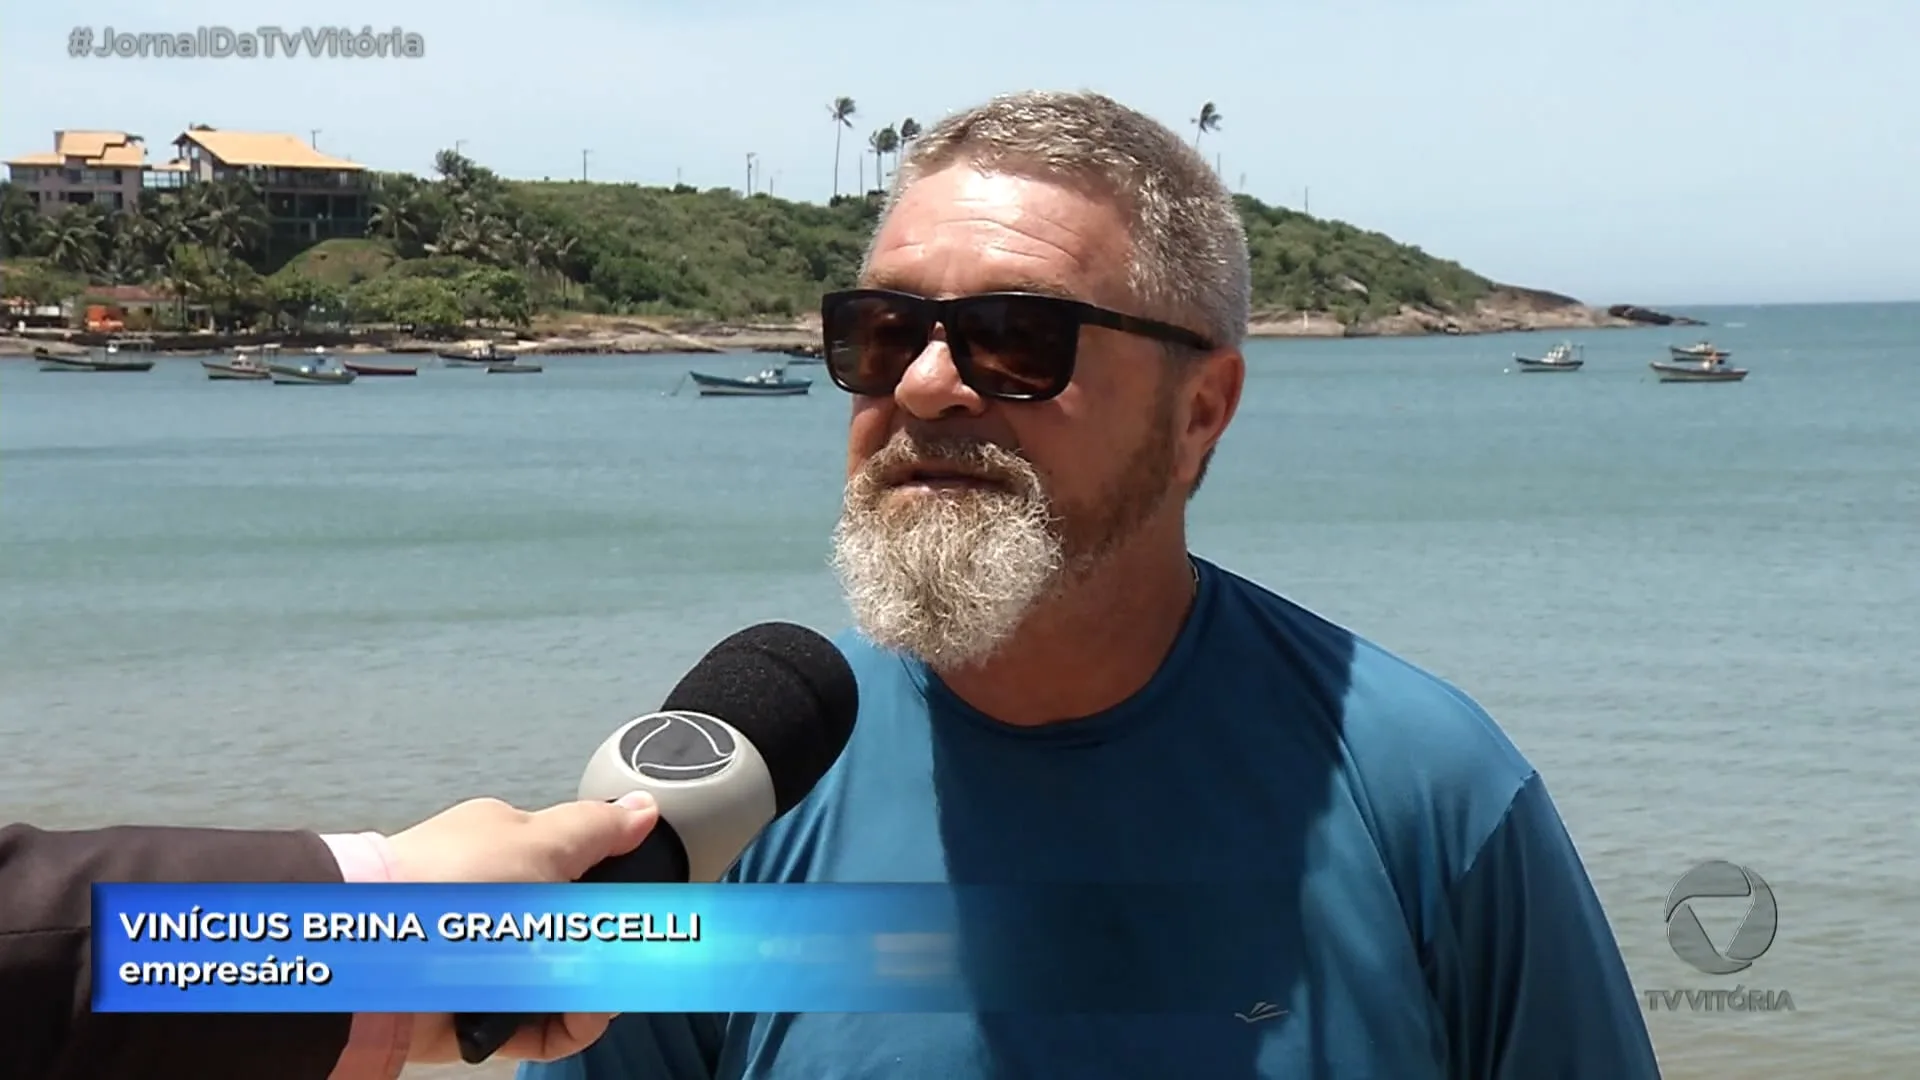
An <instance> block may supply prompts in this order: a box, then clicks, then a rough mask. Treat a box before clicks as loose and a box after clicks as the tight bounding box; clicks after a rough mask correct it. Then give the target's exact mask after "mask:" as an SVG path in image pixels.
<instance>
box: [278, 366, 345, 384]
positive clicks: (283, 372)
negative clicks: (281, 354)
mask: <svg viewBox="0 0 1920 1080" xmlns="http://www.w3.org/2000/svg"><path fill="white" fill-rule="evenodd" d="M267 370H268V371H270V372H272V373H273V383H274V385H275V386H345V385H346V384H348V383H350V382H352V381H353V380H354V379H356V378H358V377H359V376H357V375H355V374H354V373H353V372H351V371H348V370H347V369H346V368H343V367H327V366H325V365H323V364H271V365H268V368H267Z"/></svg>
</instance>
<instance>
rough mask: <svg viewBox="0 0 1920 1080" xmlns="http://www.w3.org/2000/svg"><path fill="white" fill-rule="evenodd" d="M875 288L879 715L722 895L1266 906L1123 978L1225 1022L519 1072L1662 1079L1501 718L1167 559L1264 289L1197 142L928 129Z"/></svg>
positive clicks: (598, 1060)
mask: <svg viewBox="0 0 1920 1080" xmlns="http://www.w3.org/2000/svg"><path fill="white" fill-rule="evenodd" d="M860 286H861V287H860V288H858V289H853V290H849V291H845V292H838V293H834V294H830V295H828V296H827V297H826V298H825V300H824V301H823V303H822V318H823V322H824V331H825V338H826V342H825V347H826V363H827V370H828V372H829V374H830V376H831V378H832V379H833V381H834V382H835V384H836V385H838V386H839V387H840V388H841V389H843V390H845V391H847V392H848V393H849V394H851V395H852V397H853V418H852V423H851V425H850V429H849V439H848V474H849V481H848V483H847V487H846V501H845V508H844V513H843V516H842V519H841V522H840V524H839V527H838V528H837V530H836V533H835V536H834V564H835V567H836V569H837V571H838V573H839V575H840V577H841V579H842V581H843V583H844V586H845V590H846V595H847V597H848V600H849V603H850V606H851V608H852V610H853V614H854V617H855V621H856V623H857V625H858V632H857V633H850V634H847V635H844V636H843V638H842V639H841V647H842V649H843V650H844V651H845V652H846V654H847V656H848V658H849V659H850V660H851V661H852V663H853V666H854V669H855V671H856V673H857V674H858V677H859V680H860V695H861V711H860V718H859V721H858V724H857V727H856V730H855V732H854V735H853V738H852V741H851V743H850V744H849V746H848V748H847V751H846V753H845V755H844V756H843V757H842V758H841V760H840V761H839V762H838V763H837V764H836V765H835V767H834V768H833V770H832V771H831V772H830V773H829V774H828V775H827V777H826V779H825V780H824V781H823V782H822V783H821V784H820V786H819V787H818V788H817V789H816V790H815V791H814V792H813V793H812V795H811V796H810V797H809V798H808V799H807V800H806V801H805V802H804V803H803V804H802V805H801V806H799V807H798V808H797V809H795V810H794V811H793V812H792V813H791V814H789V815H788V816H786V817H785V818H783V819H781V820H780V821H778V822H776V823H775V824H774V825H773V827H772V828H771V829H769V830H768V831H767V832H766V833H765V834H763V835H762V837H761V838H760V839H759V840H758V841H757V842H756V843H755V844H754V845H753V846H752V847H751V848H750V849H749V850H748V852H747V853H746V854H745V855H744V856H743V857H742V859H741V860H740V862H739V864H738V865H737V866H736V867H735V869H734V871H733V873H732V876H731V878H730V880H734V881H743V882H862V881H865V882H875V881H934V882H940V881H951V882H960V883H993V884H1005V885H1015V886H1018V885H1023V884H1024V885H1046V884H1049V883H1055V884H1082V885H1088V884H1090V885H1098V884H1100V883H1148V884H1159V885H1165V886H1188V887H1195V888H1197V889H1199V890H1201V891H1206V890H1213V891H1215V892H1217V893H1219V894H1221V895H1227V894H1235V895H1240V896H1243V897H1244V896H1259V897H1262V898H1263V899H1262V901H1261V902H1262V903H1264V904H1266V905H1268V906H1267V907H1265V908H1264V909H1262V910H1263V911H1264V913H1265V917H1264V918H1263V919H1260V920H1243V921H1241V922H1239V923H1231V922H1222V923H1218V924H1214V925H1201V926H1198V927H1194V928H1192V929H1191V933H1190V938H1191V939H1192V941H1191V944H1192V948H1191V950H1190V952H1191V956H1189V957H1188V958H1187V959H1186V960H1182V959H1181V958H1180V957H1178V956H1169V955H1168V954H1167V952H1166V951H1165V950H1160V951H1159V952H1155V951H1154V950H1152V949H1150V948H1147V947H1146V945H1145V942H1146V937H1145V934H1144V932H1142V934H1141V935H1140V936H1139V937H1138V938H1137V940H1138V941H1139V942H1140V943H1141V945H1142V947H1141V951H1140V952H1139V953H1138V954H1134V953H1130V952H1128V946H1126V945H1124V944H1123V945H1121V946H1118V947H1117V951H1118V956H1117V957H1113V956H1110V957H1107V958H1105V959H1106V961H1107V964H1108V966H1109V967H1111V968H1112V969H1113V970H1114V971H1117V972H1118V978H1120V979H1123V980H1128V979H1130V980H1134V981H1136V982H1137V983H1138V984H1140V985H1144V986H1153V985H1158V984H1164V985H1169V986H1171V985H1180V986H1202V985H1205V984H1206V976H1207V975H1208V972H1206V971H1199V972H1196V971H1195V970H1192V968H1193V966H1194V965H1195V964H1198V963H1201V962H1202V961H1199V960H1194V959H1192V957H1193V956H1199V957H1208V958H1210V959H1208V960H1206V961H1205V962H1208V963H1214V962H1217V963H1218V964H1219V965H1220V966H1221V970H1220V971H1219V972H1218V980H1217V981H1216V983H1215V984H1214V985H1216V986H1227V985H1229V984H1231V985H1232V986H1234V987H1237V988H1243V989H1244V992H1245V994H1246V997H1245V1001H1244V1005H1243V1006H1241V1007H1231V1008H1229V1007H1226V1006H1224V1005H1223V1006H1221V1007H1220V1008H1218V1009H1217V1010H1212V1011H1207V1010H1201V1011H1196V1010H1194V1009H1186V1010H1184V1011H1183V1010H1181V1009H1179V1008H1177V1007H1174V1008H1169V1009H1167V1010H1163V1011H1160V1012H1151V1013H1148V1014H1144V1015H1143V1014H1135V1015H1117V1014H1114V1013H1112V1012H1108V1013H1104V1014H1103V1013H1098V1012H1091V1013H1082V1014H1073V1015H1009V1014H1005V1013H988V1012H982V1013H980V1014H973V1015H867V1014H855V1015H845V1014H842V1015H828V1014H800V1015H729V1016H707V1015H701V1016H681V1015H675V1016H663V1015H631V1016H624V1017H621V1018H619V1019H617V1020H616V1021H614V1023H613V1026H612V1027H611V1028H610V1029H609V1033H608V1034H607V1036H605V1037H604V1038H603V1039H602V1040H601V1041H600V1042H599V1043H597V1044H596V1045H595V1046H593V1047H592V1048H590V1049H588V1050H587V1051H585V1052H583V1053H581V1054H579V1055H577V1056H575V1057H573V1058H569V1059H567V1060H564V1061H561V1062H558V1063H555V1064H551V1065H543V1066H527V1067H524V1071H523V1073H522V1076H523V1077H525V1078H527V1080H561V1078H569V1080H694V1078H699V1080H709V1078H718V1077H725V1078H728V1080H733V1078H755V1080H760V1078H767V1080H771V1078H780V1080H829V1078H854V1077H862V1078H864V1077H875V1078H878V1077H888V1078H892V1077H941V1078H948V1077H952V1078H973V1077H983V1078H984V1077H998V1076H1014V1077H1040V1078H1049V1080H1051V1078H1062V1077H1082V1076H1084V1077H1094V1078H1101V1080H1106V1078H1128V1077H1155V1078H1158V1077H1165V1078H1170V1080H1223V1078H1233V1077H1261V1078H1275V1080H1278V1078H1281V1077H1287V1078H1295V1077H1322V1078H1332V1080H1343V1078H1354V1080H1359V1078H1362V1077H1366V1078H1377V1080H1469V1078H1472V1080H1489V1078H1502V1080H1547V1078H1553V1080H1588V1078H1591V1080H1644V1078H1650V1077H1657V1076H1658V1074H1659V1072H1658V1066H1657V1065H1656V1064H1655V1061H1654V1056H1653V1051H1652V1048H1651V1046H1650V1044H1649V1041H1648V1038H1647V1033H1646V1029H1645V1025H1644V1023H1643V1021H1642V1019H1641V1016H1640V1011H1639V1005H1638V1000H1637V998H1636V997H1635V994H1634V990H1633V987H1632V986H1631V984H1630V983H1629V981H1628V977H1627V971H1626V968H1625V965H1624V964H1623V963H1622V961H1621V958H1620V955H1619V952H1618V949H1617V947H1616V945H1615V943H1614V939H1613V935H1612V933H1611V931H1610V929H1609V928H1608V925H1607V920H1606V917H1605V915H1604V914H1603V913H1602V911H1601V907H1600V904H1599V902H1598V900H1597V898H1596V897H1595V895H1594V891H1593V888H1592V886H1591V884H1590V883H1589V881H1588V878H1587V875H1586V873H1585V871H1584V870H1583V869H1582V867H1581V863H1580V859H1579V856H1578V854H1577V853H1576V851H1575V849H1574V846H1573V844H1572V842H1571V841H1570V840H1569V838H1568V836H1567V833H1566V831H1565V829H1564V828H1563V826H1562V824H1561V821H1560V818H1559V815H1558V813H1557V812H1556V810H1555V808H1554V806H1553V803H1552V802H1551V800H1550V799H1549V798H1548V796H1547V793H1546V789H1545V788H1544V787H1543V786H1542V782H1541V780H1540V777H1539V776H1538V775H1537V774H1536V773H1535V772H1534V770H1533V769H1532V768H1531V766H1529V764H1528V763H1527V761H1526V760H1525V759H1524V758H1523V757H1522V756H1521V755H1520V753H1519V752H1518V751H1517V750H1515V749H1514V747H1513V746H1512V745H1511V744H1510V743H1509V742H1508V740H1507V739H1506V738H1505V737H1504V736H1503V735H1502V734H1501V732H1500V731H1499V729H1498V728H1497V727H1496V726H1495V725H1494V723H1493V722H1492V721H1491V720H1490V719H1489V718H1488V717H1487V716H1486V715H1485V713H1484V712H1482V711H1481V709H1480V708H1479V707H1478V706H1477V705H1475V704H1474V703H1473V702H1472V701H1470V700H1469V699H1468V698H1467V697H1466V696H1465V695H1463V694H1461V693H1460V692H1459V691H1457V690H1455V689H1453V688H1452V687H1450V686H1448V685H1447V684H1445V683H1443V682H1441V681H1440V680H1438V679H1436V678H1434V677H1433V676H1431V675H1428V674H1426V673H1424V672H1422V671H1420V670H1419V669H1417V668H1415V667H1413V666H1412V665H1410V664H1408V663H1406V662H1404V661H1402V660H1399V659H1397V658H1396V657H1394V656H1392V655H1390V654H1388V653H1387V652H1385V651H1383V650H1381V649H1380V648H1378V647H1376V646H1374V645H1372V644H1370V643H1368V642H1365V641H1362V640H1359V639H1358V638H1356V637H1355V636H1354V635H1352V634H1350V633H1348V632H1347V631H1345V630H1343V629H1341V628H1339V627H1337V626H1334V625H1332V624H1330V623H1328V622H1326V621H1325V620H1322V619H1320V618H1318V617H1316V616H1314V615H1312V614H1310V613H1309V612H1307V611H1304V610H1302V609H1301V608H1299V607H1297V606H1295V605H1293V604H1291V603H1289V602H1288V601H1286V600H1284V599H1282V598H1281V597H1279V596H1277V595H1275V594H1274V593H1272V592H1269V591H1267V590H1266V589H1263V588H1261V587H1260V586H1258V585H1255V584H1253V583H1252V582H1250V581H1247V580H1245V579H1243V578H1240V577H1237V576H1235V575H1234V574H1232V573H1229V572H1228V571H1226V570H1223V569H1221V568H1219V567H1217V566H1214V565H1212V564H1210V563H1208V562H1207V561H1205V560H1202V559H1199V558H1195V557H1193V556H1191V555H1190V554H1189V553H1188V551H1187V543H1186V527H1185V516H1186V504H1187V501H1188V499H1190V498H1191V497H1192V496H1193V494H1194V492H1195V490H1196V489H1197V488H1198V487H1199V486H1200V483H1201V480H1202V477H1203V476H1204V474H1205V472H1206V469H1207V464H1208V462H1209V460H1210V459H1211V456H1212V454H1213V452H1214V448H1215V446H1216V445H1217V444H1218V442H1219V441H1220V438H1221V436H1222V435H1223V434H1224V433H1225V431H1226V429H1227V425H1228V423H1229V422H1230V421H1231V419H1232V418H1233V415H1234V411H1235V408H1236V406H1237V405H1238V403H1239V399H1240V391H1241V384H1242V381H1243V377H1244V363H1243V360H1242V357H1241V352H1240V345H1241V341H1242V339H1243V337H1244V335H1245V332H1246V328H1247V322H1248V302H1249V301H1248V291H1249V290H1248V258H1247V247H1246V240H1245V237H1244V235H1243V233H1242V231H1241V226H1240V222H1239V218H1238V216H1237V214H1236V211H1235V209H1234V206H1233V202H1232V199H1231V198H1230V196H1229V195H1228V193H1227V192H1226V191H1225V190H1224V189H1223V188H1222V186H1221V184H1220V181H1219V179H1218V178H1217V177H1216V176H1215V175H1214V173H1213V170H1211V169H1210V168H1209V167H1208V166H1207V164H1206V163H1205V162H1204V161H1202V160H1201V159H1200V158H1199V157H1198V155H1196V154H1195V153H1194V152H1193V150H1192V149H1191V148H1190V147H1188V146H1187V145H1186V144H1185V142H1184V141H1183V140H1182V139H1181V138H1180V137H1179V136H1177V135H1176V134H1174V133H1173V132H1172V131H1170V130H1169V129H1167V128H1166V127H1165V126H1163V125H1161V124H1159V123H1157V122H1155V121H1153V120H1150V119H1148V118H1147V117H1145V116H1142V115H1141V114H1139V113H1137V112H1135V111H1133V110H1131V109H1127V108H1125V107H1123V106H1121V105H1119V104H1117V103H1115V102H1113V101H1111V100H1108V99H1107V98H1104V97H1100V96H1097V95H1092V94H1050V93H1030V94H1021V95H1016V96H1011V97H1006V98H1000V99H996V100H994V101H991V102H989V103H987V104H985V105H983V106H981V107H979V108H976V109H973V110H971V111H969V112H966V113H962V114H960V115H957V116H954V117H951V118H949V119H947V120H945V121H943V122H942V123H940V124H939V125H937V126H935V127H933V128H931V129H930V130H928V131H927V132H926V133H925V134H924V135H923V136H921V137H920V138H919V139H917V140H916V141H915V142H914V143H913V145H912V150H911V153H910V155H909V156H908V157H907V159H906V160H905V161H904V162H903V163H902V166H901V169H900V174H899V178H898V180H897V182H896V188H895V191H894V193H893V196H892V199H891V202H890V204H889V206H888V208H887V211H886V214H885V216H884V217H883V219H882V221H881V224H880V226H879V228H878V230H877V232H876V234H875V236H874V239H873V243H872V248H871V250H870V252H869V254H868V258H867V260H866V265H865V267H864V268H863V272H862V280H861V282H860ZM963 914H964V913H963ZM1088 916H1089V917H1090V918H1092V917H1096V916H1097V917H1102V918H1108V917H1112V918H1116V919H1121V921H1124V919H1123V917H1122V916H1116V915H1114V914H1113V913H1111V912H1107V913H1102V912H1092V911H1090V912H1088ZM1117 933H1119V934H1120V938H1118V939H1116V940H1121V941H1123V942H1124V941H1130V940H1136V939H1135V938H1129V937H1128V936H1127V933H1128V932H1127V931H1126V930H1125V929H1124V928H1123V929H1122V930H1121V931H1117ZM1209 935H1211V936H1212V937H1214V938H1217V939H1219V940H1214V941H1207V940H1204V939H1207V938H1208V937H1209ZM963 936H965V935H963ZM1223 943H1224V944H1223ZM1032 944H1033V943H1032V942H1029V947H1031V946H1032ZM995 947H996V946H995V942H994V938H993V935H992V934H990V933H980V934H976V935H973V936H972V937H971V938H968V939H967V941H966V942H964V943H963V952H969V951H976V950H991V949H993V948H995ZM1001 959H1003V960H1004V959H1005V958H1004V957H1003V958H1001ZM1093 959H1095V958H1089V957H1081V958H1079V959H1078V960H1075V961H1072V962H1073V963H1079V962H1081V961H1087V962H1089V963H1090V964H1091V962H1092V960H1093ZM1029 960H1030V964H1031V966H1030V968H1029V969H1028V970H1029V971H1030V972H1031V974H1032V975H1033V977H1034V978H1039V979H1044V978H1055V979H1056V980H1057V979H1058V972H1054V973H1052V974H1049V972H1048V970H1047V965H1048V964H1049V963H1054V964H1056V965H1058V964H1062V963H1067V962H1068V961H1063V960H1061V958H1059V957H1050V956H1049V955H1048V954H1047V950H1046V948H1045V943H1044V941H1042V942H1040V943H1039V947H1038V948H1036V949H1034V950H1033V952H1032V953H1031V955H1030V957H1029ZM961 961H962V963H963V964H965V963H967V962H968V961H969V957H968V956H964V955H963V956H962V958H961ZM1181 964H1185V965H1186V966H1185V967H1184V968H1182V969H1180V970H1175V968H1176V967H1177V966H1179V965H1181ZM1228 968H1231V969H1232V970H1227V969H1228ZM1101 977H1105V976H1104V975H1103V976H1101ZM1068 981H1069V982H1070V981H1071V976H1069V978H1068ZM1235 992H1238V990H1236V991H1235ZM1235 1000H1238V999H1235Z"/></svg>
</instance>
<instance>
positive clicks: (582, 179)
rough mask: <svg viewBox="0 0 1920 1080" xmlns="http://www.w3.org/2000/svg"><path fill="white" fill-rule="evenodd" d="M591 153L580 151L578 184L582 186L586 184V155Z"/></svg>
mask: <svg viewBox="0 0 1920 1080" xmlns="http://www.w3.org/2000/svg"><path fill="white" fill-rule="evenodd" d="M591 153H593V151H591V150H582V151H580V182H581V183H583V184H584V183H586V182H587V155H588V154H591Z"/></svg>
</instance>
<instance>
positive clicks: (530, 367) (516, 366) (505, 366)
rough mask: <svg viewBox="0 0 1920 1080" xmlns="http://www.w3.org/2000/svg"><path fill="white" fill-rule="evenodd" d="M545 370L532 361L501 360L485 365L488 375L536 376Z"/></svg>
mask: <svg viewBox="0 0 1920 1080" xmlns="http://www.w3.org/2000/svg"><path fill="white" fill-rule="evenodd" d="M545 370H547V369H546V368H545V367H543V366H541V365H540V364H539V363H537V362H535V361H532V360H502V361H499V362H497V363H492V364H488V365H487V374H489V375H538V374H540V373H541V372H543V371H545Z"/></svg>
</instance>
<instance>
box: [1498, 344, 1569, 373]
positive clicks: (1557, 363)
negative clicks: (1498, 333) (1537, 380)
mask: <svg viewBox="0 0 1920 1080" xmlns="http://www.w3.org/2000/svg"><path fill="white" fill-rule="evenodd" d="M1586 362H1587V361H1586V358H1585V356H1583V355H1582V351H1581V349H1580V347H1579V346H1578V345H1575V344H1573V343H1572V342H1570V341H1563V342H1561V343H1560V344H1558V345H1555V346H1554V347H1553V348H1551V349H1548V350H1547V353H1546V355H1545V356H1542V357H1539V358H1538V359H1535V358H1532V357H1526V356H1521V355H1520V354H1519V353H1514V354H1513V364H1514V369H1515V370H1517V371H1579V370H1580V368H1581V367H1582V366H1584V365H1585V364H1586Z"/></svg>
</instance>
